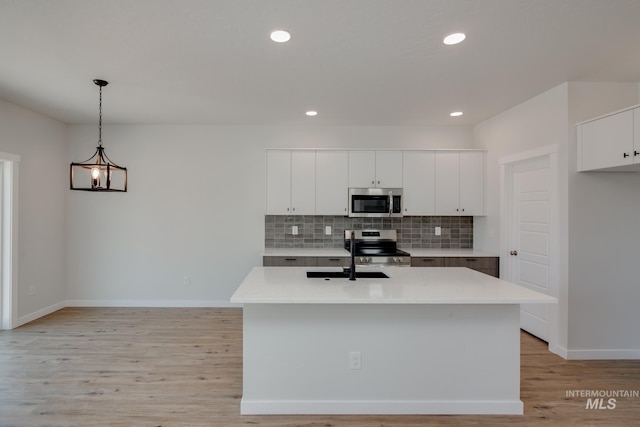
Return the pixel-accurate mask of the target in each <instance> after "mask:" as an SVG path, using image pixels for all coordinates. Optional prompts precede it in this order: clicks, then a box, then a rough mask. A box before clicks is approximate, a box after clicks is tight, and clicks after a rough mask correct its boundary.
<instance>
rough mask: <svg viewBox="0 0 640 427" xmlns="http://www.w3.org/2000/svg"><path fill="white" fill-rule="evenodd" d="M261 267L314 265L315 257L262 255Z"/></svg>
mask: <svg viewBox="0 0 640 427" xmlns="http://www.w3.org/2000/svg"><path fill="white" fill-rule="evenodd" d="M262 265H263V267H315V266H316V257H312V256H311V257H309V256H301V257H296V256H292V257H285V256H264V257H262Z"/></svg>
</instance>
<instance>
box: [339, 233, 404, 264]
mask: <svg viewBox="0 0 640 427" xmlns="http://www.w3.org/2000/svg"><path fill="white" fill-rule="evenodd" d="M352 232H353V233H354V252H353V253H354V256H355V264H356V265H395V266H406V267H410V266H411V255H410V254H408V253H407V252H405V251H401V250H400V249H398V233H397V232H396V230H345V231H344V247H345V249H346V250H348V251H350V248H351V233H352Z"/></svg>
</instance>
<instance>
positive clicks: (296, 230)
mask: <svg viewBox="0 0 640 427" xmlns="http://www.w3.org/2000/svg"><path fill="white" fill-rule="evenodd" d="M291 234H293V235H294V236H297V235H298V226H297V225H292V226H291Z"/></svg>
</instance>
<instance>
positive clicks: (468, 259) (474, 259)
mask: <svg viewBox="0 0 640 427" xmlns="http://www.w3.org/2000/svg"><path fill="white" fill-rule="evenodd" d="M477 260H478V258H467V261H477Z"/></svg>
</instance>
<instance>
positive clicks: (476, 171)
mask: <svg viewBox="0 0 640 427" xmlns="http://www.w3.org/2000/svg"><path fill="white" fill-rule="evenodd" d="M484 164H485V159H484V152H483V151H461V152H460V209H461V211H460V215H484Z"/></svg>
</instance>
